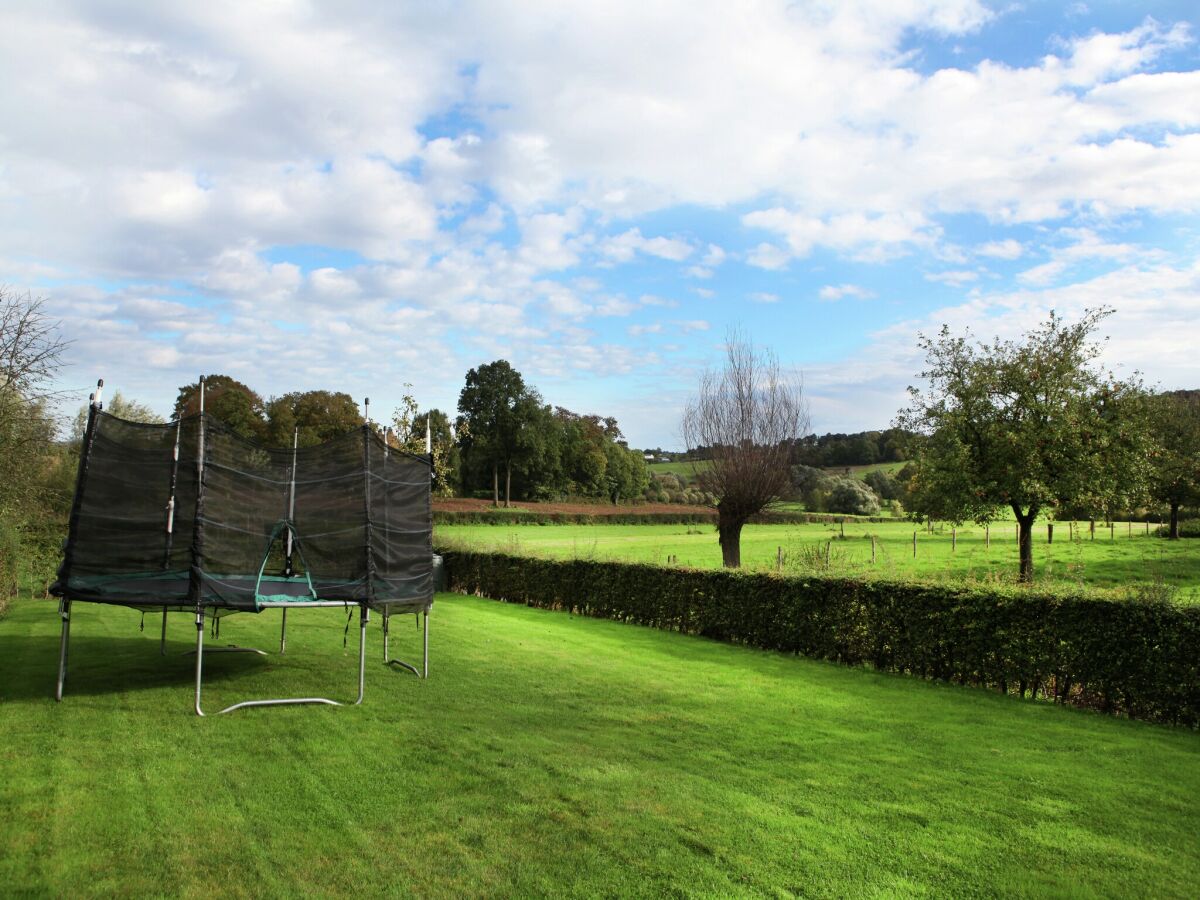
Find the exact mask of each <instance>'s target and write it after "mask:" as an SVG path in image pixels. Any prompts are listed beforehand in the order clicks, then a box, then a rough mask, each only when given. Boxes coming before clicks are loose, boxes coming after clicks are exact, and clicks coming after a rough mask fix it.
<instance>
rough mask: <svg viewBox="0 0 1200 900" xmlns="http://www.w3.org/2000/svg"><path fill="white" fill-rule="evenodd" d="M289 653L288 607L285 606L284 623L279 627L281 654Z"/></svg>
mask: <svg viewBox="0 0 1200 900" xmlns="http://www.w3.org/2000/svg"><path fill="white" fill-rule="evenodd" d="M285 653H287V607H286V606H285V607H284V608H283V625H282V626H281V627H280V629H279V655H280V656H283V654H285Z"/></svg>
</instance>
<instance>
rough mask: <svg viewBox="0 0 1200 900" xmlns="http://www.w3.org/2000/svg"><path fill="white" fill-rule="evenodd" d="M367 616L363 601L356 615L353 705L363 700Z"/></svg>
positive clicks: (368, 613)
mask: <svg viewBox="0 0 1200 900" xmlns="http://www.w3.org/2000/svg"><path fill="white" fill-rule="evenodd" d="M369 618H370V612H369V610H368V609H367V605H366V604H365V603H364V604H363V607H362V612H361V613H359V617H358V699H357V700H355V701H354V705H355V706H358V705H359V704H360V703H362V702H363V685H364V683H365V680H364V676H365V675H366V672H367V620H368V619H369Z"/></svg>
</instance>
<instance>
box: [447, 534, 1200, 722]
mask: <svg viewBox="0 0 1200 900" xmlns="http://www.w3.org/2000/svg"><path fill="white" fill-rule="evenodd" d="M445 560H446V571H447V574H448V578H449V585H450V589H451V590H453V591H457V592H460V593H468V594H478V595H480V596H485V597H490V598H493V599H496V600H503V601H508V602H514V603H525V604H527V605H529V606H536V607H542V608H546V609H563V610H569V611H571V612H574V613H577V614H581V615H586V616H595V617H598V618H606V619H616V620H618V621H622V622H629V623H634V624H638V625H647V626H650V627H653V628H662V629H667V630H671V631H680V632H684V633H687V634H695V635H701V636H704V637H708V638H713V639H716V640H721V641H728V642H732V643H738V644H745V645H748V646H753V647H760V648H763V649H767V650H777V651H781V652H785V653H795V654H800V655H803V656H808V657H812V658H815V659H825V660H833V661H836V662H840V663H843V664H847V665H868V666H872V667H874V668H876V669H879V670H882V671H891V672H903V673H907V674H911V675H916V676H919V677H923V678H931V679H937V680H941V681H950V682H957V683H961V684H971V685H978V686H982V687H988V688H993V689H997V690H1000V691H1003V692H1006V693H1012V694H1019V695H1020V696H1022V697H1042V698H1048V699H1051V700H1054V701H1055V702H1059V703H1067V704H1071V705H1075V706H1083V707H1088V708H1093V709H1098V710H1102V711H1105V712H1110V713H1117V714H1122V715H1127V716H1130V717H1132V718H1140V719H1148V720H1151V721H1157V722H1169V723H1175V724H1182V725H1187V726H1191V727H1196V726H1197V725H1200V607H1194V606H1193V607H1185V606H1179V605H1174V604H1171V603H1169V602H1165V601H1154V600H1136V601H1135V600H1125V601H1118V600H1112V599H1105V598H1098V597H1087V596H1075V595H1070V594H1056V593H1052V592H1046V593H1037V592H1032V591H1029V590H1028V589H1012V590H1008V591H1005V590H981V589H976V588H963V587H957V586H948V585H937V584H921V583H905V582H900V583H897V582H885V581H874V580H859V579H852V578H834V577H821V578H790V577H779V576H775V575H770V574H757V573H751V574H745V573H739V572H729V571H716V572H712V571H699V570H688V569H674V568H665V567H659V566H652V565H642V564H635V563H618V562H600V561H593V560H547V559H535V558H529V557H518V556H510V555H507V554H502V553H474V552H463V551H457V550H452V551H449V552H446V553H445Z"/></svg>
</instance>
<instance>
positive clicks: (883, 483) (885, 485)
mask: <svg viewBox="0 0 1200 900" xmlns="http://www.w3.org/2000/svg"><path fill="white" fill-rule="evenodd" d="M863 482H864V483H865V484H866V485H867V487H869V488H870V489H871V490H873V491H874V492H875V495H876V496H877V497H879V499H880V500H899V499H900V496H901V494H902V493H903V492H904V491H903V488H901V487H900V482H898V481H896V479H895V478H893V477H892V476H891V475H890V474H889V473H887V472H885V471H884V470H883V469H876V470H875V471H873V472H868V473H867V474H866V475H865V476H864V477H863Z"/></svg>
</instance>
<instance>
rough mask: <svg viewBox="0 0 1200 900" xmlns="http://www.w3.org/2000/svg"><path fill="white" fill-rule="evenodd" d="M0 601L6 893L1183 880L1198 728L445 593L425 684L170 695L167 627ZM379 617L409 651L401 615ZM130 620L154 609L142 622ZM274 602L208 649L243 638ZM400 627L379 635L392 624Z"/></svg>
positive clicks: (1191, 828)
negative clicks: (61, 672)
mask: <svg viewBox="0 0 1200 900" xmlns="http://www.w3.org/2000/svg"><path fill="white" fill-rule="evenodd" d="M148 619H149V621H148V622H147V628H146V631H145V633H139V631H138V617H137V615H136V614H135V613H133V612H130V611H128V610H123V609H117V608H104V607H96V606H89V605H86V604H79V605H77V606H76V614H75V621H74V626H73V632H74V638H73V647H72V669H71V673H70V679H69V683H68V690H67V697H66V699H65V700H64V702H63V703H62V704H61V705H58V704H55V703H54V702H53V700H52V699H50V694H51V689H52V682H53V677H54V671H55V665H56V650H57V640H58V639H57V632H58V628H57V618H56V616H55V609H54V604H53V603H51V602H45V601H36V602H35V601H30V600H22V601H18V602H17V603H16V604H15V605H14V607H13V609H12V611H11V613H10V615H9V616H8V618H7V619H5V620H3V621H0V734H2V735H3V736H4V741H3V749H2V750H0V760H2V763H0V836H2V837H0V842H2V843H0V885H3V886H4V888H3V891H4V893H5V894H8V895H61V896H77V895H80V894H121V895H127V896H139V895H146V894H156V895H161V894H166V895H186V896H196V897H207V896H210V895H212V894H222V895H227V894H232V895H242V896H259V895H264V894H266V895H280V894H297V893H316V894H340V895H374V894H382V893H389V894H399V895H418V896H463V895H496V896H514V895H518V896H528V895H542V896H561V895H564V894H573V895H588V896H599V895H643V896H662V895H676V896H679V895H684V894H687V895H709V896H738V895H747V896H750V895H754V896H793V895H803V896H828V897H846V896H919V895H923V896H944V897H968V896H994V895H1008V896H1018V895H1027V896H1028V895H1037V896H1044V895H1059V896H1072V897H1082V896H1113V897H1132V896H1154V897H1188V896H1194V895H1195V888H1196V885H1197V884H1198V883H1200V842H1197V839H1196V835H1197V833H1200V806H1198V805H1197V803H1196V798H1197V796H1200V735H1198V734H1196V733H1194V732H1187V731H1181V730H1172V729H1168V728H1163V727H1156V726H1150V725H1145V724H1142V723H1137V722H1129V721H1124V720H1118V719H1114V718H1108V717H1104V716H1100V715H1096V714H1090V713H1086V712H1080V711H1076V710H1069V709H1063V708H1058V707H1054V706H1051V705H1048V704H1044V703H1032V702H1028V701H1024V702H1023V701H1019V700H1015V699H1012V698H1008V697H1002V696H999V695H997V694H993V693H989V692H984V691H981V690H975V689H969V688H959V687H952V686H947V685H938V684H932V683H927V682H921V681H917V680H915V679H907V678H903V677H897V676H889V675H881V674H877V673H872V672H869V671H865V670H857V669H848V668H842V667H839V666H835V665H831V664H825V663H817V662H812V661H807V660H803V659H795V658H790V657H786V656H782V655H778V654H771V653H765V652H761V651H755V650H749V649H745V648H739V647H731V646H725V645H721V644H717V643H713V642H709V641H705V640H701V639H697V638H692V637H686V636H682V635H676V634H670V633H664V632H658V631H653V630H649V629H642V628H637V627H634V626H627V625H622V624H618V623H614V622H607V621H598V620H590V619H581V618H578V617H571V616H568V615H566V614H564V613H554V612H544V611H539V610H532V609H527V608H525V607H519V606H508V605H504V604H499V603H495V602H492V601H488V600H481V599H476V598H465V597H455V596H451V595H443V596H440V597H439V601H438V605H437V606H436V607H435V610H434V615H433V616H432V619H431V634H432V638H433V642H432V666H433V677H432V679H431V680H430V681H428V682H424V683H422V682H420V681H418V680H417V679H416V678H414V677H412V676H411V675H403V674H400V673H397V672H394V671H389V670H387V669H385V668H384V667H383V666H382V665H381V664H380V663H379V662H378V656H379V646H378V632H377V630H375V629H374V626H373V630H372V632H371V644H370V647H369V659H370V663H369V666H368V672H367V693H366V702H365V703H364V705H363V706H361V707H358V708H354V707H348V708H342V709H333V708H321V707H297V708H274V709H251V710H243V711H240V712H237V713H233V714H231V715H228V716H210V717H209V718H206V719H197V718H195V717H194V716H193V715H192V714H191V712H190V705H191V660H190V659H189V658H188V657H186V656H183V655H181V653H182V651H184V650H185V649H187V647H189V646H190V643H191V641H190V638H191V636H192V635H193V634H194V629H193V627H192V625H191V622H190V618H189V617H188V616H184V615H180V616H178V617H177V618H176V621H173V623H172V627H171V637H172V640H171V642H170V644H169V649H170V655H169V656H168V657H167V658H165V659H164V658H162V657H160V656H159V655H158V640H157V638H158V635H157V628H156V627H151V622H152V621H153V619H152V618H151V617H148ZM409 623H410V627H409V628H408V629H407V631H405V630H401V629H400V628H399V627H397V628H396V629H395V632H394V638H393V641H394V644H393V647H394V649H396V650H399V651H401V652H403V651H405V650H407V651H408V652H410V653H412V652H415V650H416V647H417V642H416V637H417V633H416V630H415V629H412V628H411V620H409ZM155 624H157V623H155ZM342 626H343V621H342V617H341V616H339V615H338V613H337V612H335V611H330V610H324V611H321V610H303V611H301V610H297V611H294V612H293V614H292V616H290V617H289V641H288V655H287V656H286V657H282V658H281V657H277V656H274V655H273V656H272V657H270V658H269V659H263V658H259V657H251V656H249V655H243V654H227V655H224V656H212V657H209V658H206V665H207V669H208V672H209V685H210V686H209V688H208V691H207V697H206V701H207V705H208V707H209V708H210V709H212V710H215V709H218V708H220V706H221V705H223V704H227V703H230V702H233V701H235V700H237V699H242V698H247V697H254V696H271V695H280V694H283V695H304V694H312V693H326V692H333V694H334V695H335V696H339V697H348V696H350V694H351V689H352V685H353V682H354V677H355V653H354V650H353V648H354V640H353V638H354V635H353V631H354V628H352V629H351V645H350V646H351V649H350V650H349V651H343V649H342ZM277 630H278V617H277V616H275V615H273V614H270V613H268V614H264V615H262V616H258V617H255V616H237V617H234V618H231V619H228V620H226V622H225V624H224V627H223V634H222V640H223V642H224V641H230V640H237V641H239V642H243V643H251V644H257V645H259V646H262V647H264V648H268V649H270V648H273V646H274V643H275V640H276V636H277ZM401 644H402V645H403V646H400V645H401Z"/></svg>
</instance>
